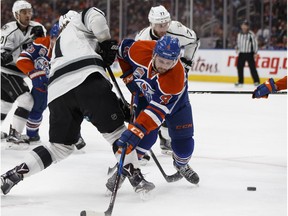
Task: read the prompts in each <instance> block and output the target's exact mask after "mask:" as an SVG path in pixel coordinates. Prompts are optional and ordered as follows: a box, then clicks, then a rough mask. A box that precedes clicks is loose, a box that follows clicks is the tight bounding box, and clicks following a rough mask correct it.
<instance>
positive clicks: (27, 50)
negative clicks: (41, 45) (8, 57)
mask: <svg viewBox="0 0 288 216" xmlns="http://www.w3.org/2000/svg"><path fill="white" fill-rule="evenodd" d="M34 51H35V48H34V46H33V44H29V45H28V46H27V49H26V52H28V53H33V52H34Z"/></svg>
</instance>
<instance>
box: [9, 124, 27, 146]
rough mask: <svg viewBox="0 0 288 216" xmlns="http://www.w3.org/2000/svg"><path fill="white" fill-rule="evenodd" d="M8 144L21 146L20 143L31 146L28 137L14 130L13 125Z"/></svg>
mask: <svg viewBox="0 0 288 216" xmlns="http://www.w3.org/2000/svg"><path fill="white" fill-rule="evenodd" d="M6 142H10V143H14V144H20V143H26V144H29V140H28V139H27V138H26V137H24V136H22V135H21V134H20V133H19V132H18V131H16V130H15V129H14V128H12V126H11V125H10V131H9V135H8V137H7V138H6Z"/></svg>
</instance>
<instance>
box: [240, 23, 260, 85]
mask: <svg viewBox="0 0 288 216" xmlns="http://www.w3.org/2000/svg"><path fill="white" fill-rule="evenodd" d="M241 30H242V31H241V32H240V33H238V36H237V46H236V52H237V53H239V55H238V63H237V70H238V82H237V83H235V86H237V87H242V86H243V83H244V66H245V62H246V61H247V62H248V65H249V68H250V72H251V75H252V78H253V81H254V85H255V86H258V85H259V83H260V80H259V76H258V73H257V70H256V66H255V58H256V56H257V51H258V43H257V39H256V37H255V34H254V33H253V32H252V31H250V30H249V23H248V21H247V20H244V21H243V22H242V24H241Z"/></svg>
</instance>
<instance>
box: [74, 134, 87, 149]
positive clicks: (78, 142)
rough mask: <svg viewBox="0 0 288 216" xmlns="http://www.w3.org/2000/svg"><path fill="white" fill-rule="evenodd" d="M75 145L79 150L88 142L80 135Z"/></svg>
mask: <svg viewBox="0 0 288 216" xmlns="http://www.w3.org/2000/svg"><path fill="white" fill-rule="evenodd" d="M75 146H76V148H77V150H80V149H82V148H84V147H85V146H86V142H85V141H84V139H83V138H82V137H81V136H80V137H79V139H78V141H77V143H75Z"/></svg>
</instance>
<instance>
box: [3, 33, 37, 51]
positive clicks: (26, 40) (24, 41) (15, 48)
mask: <svg viewBox="0 0 288 216" xmlns="http://www.w3.org/2000/svg"><path fill="white" fill-rule="evenodd" d="M31 39H32V40H34V39H35V38H34V34H32V35H30V36H29V37H28V38H26V39H25V40H23V41H22V42H21V43H20V44H19V45H18V46H16V47H14V48H13V49H12V50H10V51H9V52H8V53H7V54H8V55H11V54H12V53H13V52H15V51H16V50H17V49H19V47H21V46H22V45H23V44H25V43H27V42H28V41H29V40H31Z"/></svg>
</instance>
